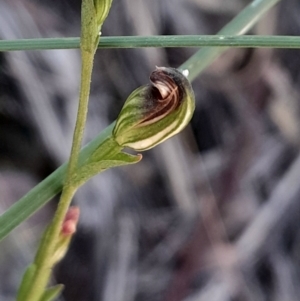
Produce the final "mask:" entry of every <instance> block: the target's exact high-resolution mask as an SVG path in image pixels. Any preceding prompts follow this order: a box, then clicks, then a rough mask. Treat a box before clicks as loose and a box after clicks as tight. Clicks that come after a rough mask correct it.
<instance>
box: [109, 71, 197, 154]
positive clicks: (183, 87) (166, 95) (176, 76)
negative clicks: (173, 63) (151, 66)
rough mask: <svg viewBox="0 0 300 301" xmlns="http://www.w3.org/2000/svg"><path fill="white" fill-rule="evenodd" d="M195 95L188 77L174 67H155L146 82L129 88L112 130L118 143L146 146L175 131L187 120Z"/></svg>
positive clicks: (193, 107)
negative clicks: (146, 83) (128, 93)
mask: <svg viewBox="0 0 300 301" xmlns="http://www.w3.org/2000/svg"><path fill="white" fill-rule="evenodd" d="M194 109H195V97H194V92H193V90H192V87H191V84H190V82H189V81H188V79H187V78H186V77H185V76H184V75H183V74H182V73H181V72H180V71H179V70H177V69H174V68H166V67H157V68H156V70H155V71H153V72H152V73H151V75H150V84H148V85H146V86H142V87H139V88H137V89H136V90H135V91H133V92H132V93H131V94H130V95H129V97H128V99H127V100H126V102H125V104H124V106H123V108H122V110H121V112H120V114H119V116H118V118H117V121H116V125H115V127H114V129H113V135H114V138H115V140H116V141H117V143H118V144H119V145H120V146H123V147H125V146H127V147H130V148H132V149H134V150H137V151H144V150H147V149H150V148H152V147H154V146H156V145H157V144H159V143H161V142H163V141H165V140H166V139H168V138H170V137H172V136H174V135H175V134H177V133H179V132H180V131H181V130H182V129H183V128H184V127H185V126H186V125H187V124H188V122H189V121H190V120H191V118H192V115H193V112H194Z"/></svg>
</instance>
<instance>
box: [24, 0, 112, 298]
mask: <svg viewBox="0 0 300 301" xmlns="http://www.w3.org/2000/svg"><path fill="white" fill-rule="evenodd" d="M110 5H111V0H108V1H94V0H84V1H83V2H82V11H81V44H80V50H81V61H82V63H81V84H80V95H79V104H78V111H77V119H76V125H75V130H74V135H73V142H72V149H71V154H70V159H69V164H68V167H67V173H66V178H65V180H64V183H65V184H64V186H63V189H62V194H61V197H60V201H59V203H58V208H57V210H56V212H55V215H54V218H53V221H52V222H51V224H50V226H49V228H48V229H47V230H46V231H45V233H44V236H43V238H42V241H41V243H40V246H39V249H38V252H37V255H36V257H35V261H34V263H33V264H32V267H33V269H34V273H33V276H31V279H30V280H31V281H30V282H31V284H30V287H28V289H27V292H25V296H24V297H23V296H22V298H23V299H24V300H23V299H22V301H40V300H41V298H42V296H43V294H44V293H45V292H46V286H47V284H48V282H49V278H50V276H51V272H52V268H53V266H54V265H55V263H56V262H57V260H55V259H54V258H53V254H55V252H56V251H57V246H58V244H59V240H60V235H61V231H62V226H63V222H64V219H65V217H66V214H67V211H68V209H69V207H70V204H71V202H72V198H73V196H74V194H75V193H76V191H77V189H78V185H76V184H75V183H74V182H72V178H73V176H74V174H76V172H77V169H78V160H79V153H80V149H81V144H82V139H83V134H84V129H85V124H86V118H87V112H88V100H89V94H90V83H91V77H92V69H93V62H94V56H95V52H96V50H97V45H98V42H99V30H100V28H101V25H102V23H103V21H104V20H105V18H106V16H107V14H108V11H109V8H110ZM67 246H68V245H66V248H67ZM24 279H25V282H26V274H25V276H24V278H23V282H22V284H23V283H24ZM27 281H28V278H27Z"/></svg>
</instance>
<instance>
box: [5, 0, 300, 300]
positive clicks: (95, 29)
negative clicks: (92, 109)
mask: <svg viewBox="0 0 300 301" xmlns="http://www.w3.org/2000/svg"><path fill="white" fill-rule="evenodd" d="M278 1H279V0H265V1H264V0H260V1H257V0H256V1H253V2H252V3H251V4H250V5H249V6H248V7H247V8H245V9H244V10H243V11H242V12H241V13H240V14H239V15H238V16H237V17H236V18H235V19H234V20H233V21H232V22H230V23H229V24H228V25H227V26H225V27H224V28H223V29H222V30H221V31H220V32H219V36H217V37H212V38H210V39H209V40H210V42H213V41H217V42H218V43H219V44H217V46H222V47H213V48H204V49H202V50H200V51H199V52H198V53H196V54H195V55H194V56H192V57H191V58H190V59H189V60H188V61H187V62H185V63H184V64H183V65H182V66H181V67H180V69H181V70H187V71H188V78H189V79H190V80H193V79H194V78H195V77H196V76H197V75H198V74H199V73H200V72H201V71H202V70H203V69H204V68H205V67H207V66H208V65H209V64H210V63H211V62H212V61H213V60H214V59H215V58H216V57H217V56H219V55H220V54H221V53H222V52H223V51H225V50H226V49H227V47H225V46H224V45H225V44H222V43H223V42H224V41H227V42H228V43H229V44H228V45H227V46H229V45H230V41H232V40H235V39H236V38H235V37H233V36H235V35H240V34H244V33H245V32H246V31H247V30H248V29H249V28H250V27H251V26H252V25H253V24H254V23H255V22H256V21H257V20H258V19H259V18H260V17H261V16H262V15H263V14H264V13H265V12H266V11H267V10H268V9H269V8H270V7H271V6H273V5H274V4H275V3H277V2H278ZM101 3H102V4H103V5H104V6H101V5H100V4H101ZM110 4H111V1H107V2H105V1H99V2H96V1H89V0H85V1H84V2H83V6H82V36H81V40H80V41H81V43H80V48H81V53H82V82H81V92H80V101H79V108H78V117H77V123H76V129H75V133H74V141H73V147H72V152H71V156H70V160H69V163H68V164H65V165H63V166H62V167H60V168H59V169H58V170H57V171H55V172H54V173H53V174H52V175H50V176H49V177H48V178H47V179H45V180H44V181H43V182H41V183H40V184H39V185H38V186H37V187H36V188H34V189H33V190H32V191H31V192H29V193H28V194H27V195H26V196H24V197H23V198H22V199H21V200H20V201H19V202H18V203H16V204H15V205H14V206H13V207H12V208H10V209H9V210H8V211H7V212H6V213H5V214H3V215H2V216H1V218H0V238H3V237H5V236H6V235H7V234H8V233H9V232H10V231H11V230H12V229H14V228H15V227H16V226H17V225H19V224H20V223H21V222H22V221H23V220H25V219H26V218H27V217H28V216H30V215H31V214H33V213H34V212H35V211H36V210H37V209H38V208H39V207H41V206H42V205H43V204H45V203H46V202H47V201H48V200H50V199H51V198H52V197H53V196H54V195H55V194H57V193H58V192H60V191H61V190H62V196H61V201H60V203H59V207H58V210H57V213H56V215H55V217H54V220H53V223H52V224H51V225H50V226H49V228H48V229H47V230H46V232H45V234H44V237H43V239H42V241H41V244H40V248H39V251H38V253H37V256H36V259H35V261H34V263H33V264H32V265H31V266H30V267H29V268H28V270H27V272H26V274H25V277H24V281H23V283H22V285H21V288H20V292H19V297H18V300H52V299H53V298H55V296H56V295H57V294H58V293H59V290H60V289H61V287H60V286H58V287H55V288H51V289H47V290H45V287H46V285H47V283H48V279H49V276H50V274H51V269H52V267H53V265H54V264H55V263H56V262H57V261H58V260H59V259H60V258H61V254H63V253H65V251H66V249H67V247H68V244H69V241H70V236H67V237H64V236H62V233H61V231H62V230H61V229H62V227H63V224H64V220H65V217H66V215H67V212H68V208H69V205H70V202H71V200H72V197H73V195H74V194H75V192H76V190H77V188H78V187H79V186H80V185H82V184H83V183H84V182H85V181H87V180H88V179H89V178H90V177H91V176H93V175H94V174H97V173H98V172H100V171H103V170H105V169H107V168H110V167H114V166H119V165H123V164H130V163H136V162H138V161H140V159H141V156H138V155H136V156H132V155H129V154H126V153H123V152H122V149H123V146H131V147H133V148H135V149H137V150H146V149H149V148H150V147H152V146H154V145H156V144H157V143H158V142H160V141H161V140H164V138H166V137H169V136H171V135H172V134H173V133H175V132H176V131H172V132H168V133H166V137H165V136H163V137H159V138H158V139H157V136H156V135H157V134H158V133H159V132H163V131H164V126H165V125H163V127H162V128H160V127H156V126H155V127H153V126H152V125H151V123H150V124H149V120H148V119H147V118H145V116H146V117H147V116H148V115H147V114H148V113H147V114H146V115H144V113H143V114H142V116H141V117H142V120H143V121H144V120H146V123H145V124H146V125H147V126H145V127H139V126H140V124H143V123H140V121H139V119H140V117H139V118H138V120H135V119H132V117H129V118H131V119H129V122H127V121H128V120H127V121H126V118H127V116H125V117H124V118H125V121H126V122H125V123H124V118H123V117H122V116H124V115H122V113H121V117H120V118H119V121H117V123H116V126H115V124H113V125H111V126H109V127H108V128H107V129H106V130H105V131H104V132H103V133H101V134H100V135H99V136H98V137H97V138H96V139H95V140H94V141H92V142H91V143H90V144H89V145H88V146H87V147H85V148H84V149H83V150H82V152H81V153H80V148H81V141H82V136H83V132H84V126H85V120H86V115H87V102H88V97H89V85H90V79H91V71H92V66H93V57H94V54H95V51H96V48H97V46H98V42H99V35H98V33H99V30H100V28H101V25H102V23H103V21H104V19H105V18H106V16H107V13H108V10H109V7H110ZM228 36H229V37H228ZM179 38H180V37H179ZM161 39H162V38H161ZM197 39H198V38H197V37H193V38H192V41H193V42H195V41H197ZM127 40H129V38H127V39H126V38H124V39H123V41H125V42H126V41H127ZM133 40H134V38H133ZM137 40H138V38H136V40H135V41H137ZM245 40H246V39H245ZM278 40H279V41H284V38H281V40H280V39H277V42H278ZM291 40H292V38H289V39H288V40H286V41H284V43H287V44H288V43H289V42H290V41H291ZM294 40H296V42H298V43H299V41H297V39H296V38H294ZM67 41H68V40H67ZM76 41H77V42H78V40H76ZM121 41H122V40H119V42H121ZM257 41H259V38H257ZM4 42H5V41H4ZM127 42H128V41H127ZM179 42H180V39H179ZM252 42H253V43H254V44H252V46H253V45H255V38H252ZM163 43H164V42H162V44H161V46H164V44H163ZM257 43H258V42H257ZM25 44H26V43H25V42H24V41H23V45H25ZM29 44H30V42H29ZM33 44H34V43H31V45H33ZM212 44H213V43H212ZM212 44H211V45H212ZM287 44H286V45H287ZM2 45H4V46H5V45H6V46H5V47H7V45H8V43H7V42H6V44H5V43H4V44H2ZM19 45H20V44H19ZM27 45H28V44H27ZM100 45H101V44H100ZM148 45H150V46H153V45H151V44H148ZM173 45H174V44H173ZM182 45H184V44H182ZM244 45H246V44H244ZM270 45H271V46H272V44H267V45H265V46H270ZM281 45H282V44H281ZM283 45H284V44H283ZM294 45H295V44H294ZM296 45H297V44H296ZM248 46H249V44H248ZM5 47H4V48H3V49H4V50H5ZM19 47H20V46H19ZM54 47H55V46H54ZM295 47H296V46H295ZM24 48H25V46H24ZM6 50H12V49H9V48H6ZM168 72H169V71H168ZM181 80H182V79H181ZM143 89H144V88H141V89H139V90H137V91H135V92H133V94H132V95H131V96H130V97H129V99H128V101H127V102H126V104H125V109H124V110H126V112H125V113H124V114H127V113H128V112H129V113H130V112H131V109H130V106H131V104H132V102H134V103H135V102H137V104H138V105H139V104H140V102H142V101H143V97H142V95H141V93H140V92H141V91H144V90H143ZM185 91H187V92H186V95H185V96H186V97H187V100H186V102H184V104H189V103H192V98H193V96H191V95H192V92H191V91H190V88H189V84H188V83H185ZM161 94H163V92H161ZM135 105H136V103H135ZM189 107H191V108H190V109H188V114H187V115H186V114H185V113H184V114H183V115H182V116H181V115H180V117H178V116H177V115H179V114H175V115H176V116H174V117H173V116H172V118H175V119H172V120H169V121H171V122H168V124H167V125H170V124H173V121H174V120H176V121H177V119H178V118H179V120H180V121H182V120H184V124H183V125H185V124H186V122H188V121H189V119H190V117H191V113H192V111H193V108H192V107H193V105H191V106H189ZM176 108H177V107H176ZM133 109H135V107H134V108H133ZM129 115H130V114H129ZM185 116H187V117H186V118H185ZM147 122H148V123H147ZM137 127H139V129H138V130H137ZM175 127H176V129H177V127H179V128H181V123H178V124H176V126H175ZM131 130H134V133H133V134H132V135H131V134H128V133H129V132H128V131H131ZM151 137H156V138H155V140H153V141H152V140H151V141H150V142H149V140H148V139H150V138H151ZM140 139H142V140H147V143H146V144H143V145H141V144H140V143H139V141H140ZM136 143H137V144H136ZM58 253H59V256H57V254H58ZM53 254H54V255H53Z"/></svg>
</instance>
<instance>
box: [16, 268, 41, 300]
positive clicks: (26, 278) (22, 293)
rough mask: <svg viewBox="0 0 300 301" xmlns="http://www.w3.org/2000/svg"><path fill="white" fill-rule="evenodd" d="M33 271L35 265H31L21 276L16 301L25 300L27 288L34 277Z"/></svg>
mask: <svg viewBox="0 0 300 301" xmlns="http://www.w3.org/2000/svg"><path fill="white" fill-rule="evenodd" d="M35 271H36V265H35V264H31V265H30V266H29V267H28V268H27V269H26V271H25V273H24V275H23V279H22V282H21V285H20V288H19V291H18V295H17V301H23V300H25V297H26V293H27V291H28V288H29V287H30V285H31V283H32V280H33V278H34V275H35Z"/></svg>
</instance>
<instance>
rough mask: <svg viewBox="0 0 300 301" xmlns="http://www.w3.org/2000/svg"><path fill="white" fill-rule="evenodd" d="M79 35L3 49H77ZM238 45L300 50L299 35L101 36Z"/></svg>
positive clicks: (104, 42) (118, 42) (144, 42)
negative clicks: (77, 36)
mask: <svg viewBox="0 0 300 301" xmlns="http://www.w3.org/2000/svg"><path fill="white" fill-rule="evenodd" d="M79 47H80V39H79V38H49V39H24V40H2V41H0V52H1V51H20V50H49V49H53V50H55V49H78V48H79ZM149 47H156V48H159V47H160V48H170V47H177V48H187V47H197V48H199V47H239V48H287V49H299V48H300V37H298V36H257V35H245V36H236V35H230V34H222V35H221V34H219V35H183V36H180V35H177V36H171V35H169V36H121V37H118V36H116V37H101V40H100V42H99V45H98V48H99V49H104V48H106V49H107V48H149Z"/></svg>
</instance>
